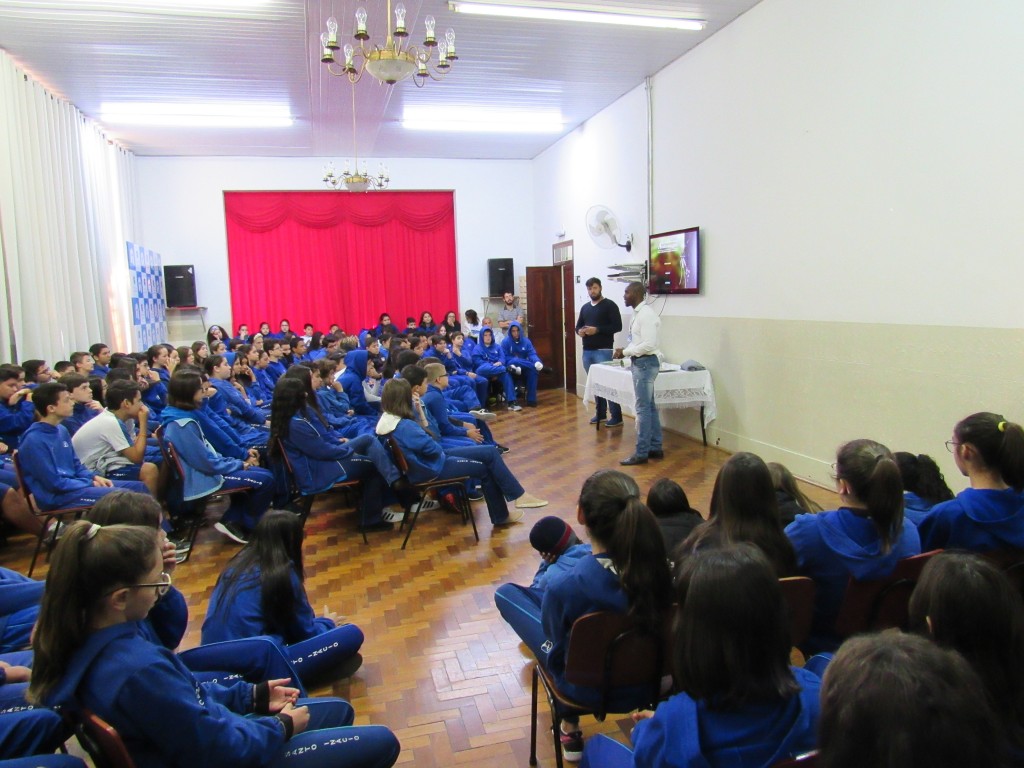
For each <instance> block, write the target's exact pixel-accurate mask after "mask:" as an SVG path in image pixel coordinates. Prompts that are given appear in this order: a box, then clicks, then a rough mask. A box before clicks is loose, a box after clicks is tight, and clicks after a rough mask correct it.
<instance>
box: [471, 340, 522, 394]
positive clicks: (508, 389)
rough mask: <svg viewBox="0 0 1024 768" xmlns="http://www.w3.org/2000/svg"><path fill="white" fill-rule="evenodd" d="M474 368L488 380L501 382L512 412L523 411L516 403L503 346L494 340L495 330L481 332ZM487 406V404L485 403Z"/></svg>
mask: <svg viewBox="0 0 1024 768" xmlns="http://www.w3.org/2000/svg"><path fill="white" fill-rule="evenodd" d="M473 366H474V367H475V368H476V373H477V374H478V375H480V376H484V377H486V378H487V379H491V380H495V381H499V382H500V383H501V386H502V387H503V388H504V389H505V399H506V400H507V402H508V409H509V410H510V411H521V410H522V406H520V405H519V404H517V403H516V401H515V400H516V388H515V384H513V382H512V375H511V374H510V373H509V371H508V366H506V365H505V353H504V352H503V351H502V349H501V345H500V344H498V343H497V342H496V341H495V340H494V329H493V328H490V327H487V326H485V327H484V328H483V329H482V330H481V331H480V343H479V344H477V345H476V346H475V347H473ZM484 405H485V406H486V403H484Z"/></svg>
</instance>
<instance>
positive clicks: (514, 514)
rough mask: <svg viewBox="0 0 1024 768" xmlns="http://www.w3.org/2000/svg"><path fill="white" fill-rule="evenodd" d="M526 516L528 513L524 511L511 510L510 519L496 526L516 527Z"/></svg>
mask: <svg viewBox="0 0 1024 768" xmlns="http://www.w3.org/2000/svg"><path fill="white" fill-rule="evenodd" d="M525 514H526V513H525V512H523V510H521V509H510V510H509V511H508V517H506V518H505V519H504V520H502V521H501V522H500V523H495V525H496V526H498V525H515V524H516V523H518V522H519V521H520V520H522V519H523V516H524V515H525Z"/></svg>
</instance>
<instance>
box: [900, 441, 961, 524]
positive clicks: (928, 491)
mask: <svg viewBox="0 0 1024 768" xmlns="http://www.w3.org/2000/svg"><path fill="white" fill-rule="evenodd" d="M893 458H894V459H896V465H897V466H898V467H899V468H900V477H901V478H903V516H904V517H906V518H907V519H908V520H910V522H912V523H913V524H914V525H917V526H920V525H921V521H922V520H924V518H925V517H926V516H927V515H928V512H929V511H931V508H932V507H934V506H935V505H936V504H941V503H942V502H944V501H949V500H950V499H952V498H953V492H952V491H951V490H950V489H949V486H948V485H946V478H945V477H943V476H942V470H940V469H939V465H938V464H936V463H935V459H933V458H932V457H931V456H926V455H925V454H923V453H920V454H918V455H917V456H915V455H914V454H912V453H907V452H906V451H896V452H895V453H894V454H893Z"/></svg>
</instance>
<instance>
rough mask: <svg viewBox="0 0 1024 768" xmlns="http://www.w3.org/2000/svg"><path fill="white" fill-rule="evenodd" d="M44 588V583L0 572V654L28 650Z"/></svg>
mask: <svg viewBox="0 0 1024 768" xmlns="http://www.w3.org/2000/svg"><path fill="white" fill-rule="evenodd" d="M44 587H45V582H42V581H36V580H35V579H30V578H29V577H28V576H23V575H21V574H20V573H18V572H17V571H12V570H9V569H7V568H0V652H2V653H9V652H12V651H20V650H23V649H24V648H27V647H28V644H29V640H30V637H31V634H32V625H33V624H35V621H36V618H37V617H38V616H39V601H40V600H41V599H42V597H43V589H44ZM9 663H14V662H10V661H9ZM18 663H20V662H18Z"/></svg>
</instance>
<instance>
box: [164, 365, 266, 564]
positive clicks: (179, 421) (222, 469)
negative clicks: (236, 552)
mask: <svg viewBox="0 0 1024 768" xmlns="http://www.w3.org/2000/svg"><path fill="white" fill-rule="evenodd" d="M204 395H205V393H204V390H203V379H202V377H201V376H200V375H199V374H198V373H196V372H194V371H178V372H177V373H175V375H174V377H173V378H172V379H171V386H170V393H169V396H170V403H169V405H168V406H167V408H165V409H164V413H163V414H162V419H163V423H164V439H165V440H168V441H170V442H171V443H172V444H173V445H174V449H175V451H177V453H178V456H179V458H180V459H181V464H182V468H183V469H184V472H185V481H184V488H183V490H182V494H183V501H186V502H187V501H192V500H195V499H201V498H203V497H204V496H209V495H210V494H211V493H216V492H217V491H218V490H229V489H233V488H246V489H248V491H249V492H248V493H233V494H231V496H230V499H231V506H230V507H229V508H228V510H227V511H226V512H225V513H224V514H223V516H222V517H221V519H220V520H219V521H218V522H217V523H216V524H215V525H214V528H216V529H217V531H218V532H220V533H222V534H223V535H224V536H226V537H228V538H229V539H231V540H232V541H235V542H237V543H239V544H245V543H246V541H247V538H246V537H247V536H248V535H249V532H251V531H252V530H253V528H255V527H256V523H257V522H259V519H260V516H261V515H262V514H263V513H264V512H266V511H267V508H268V507H269V506H270V502H271V499H272V498H273V494H274V476H273V475H272V474H271V473H270V472H269V471H268V470H266V469H261V468H260V467H259V455H258V454H256V453H255V451H253V452H251V453H250V454H249V455H248V457H247V458H246V459H244V460H243V459H237V458H228V457H226V456H222V455H221V454H219V453H217V451H216V450H214V448H213V447H212V446H211V445H210V443H209V442H207V440H206V436H205V435H204V433H203V428H202V427H201V426H200V422H199V420H198V419H197V416H196V414H197V411H198V409H199V407H200V405H201V404H202V401H203V397H204Z"/></svg>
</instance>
